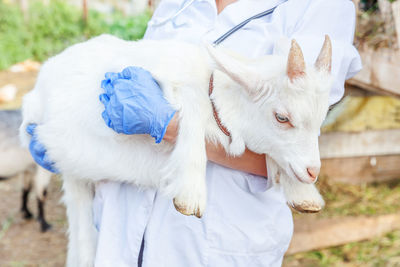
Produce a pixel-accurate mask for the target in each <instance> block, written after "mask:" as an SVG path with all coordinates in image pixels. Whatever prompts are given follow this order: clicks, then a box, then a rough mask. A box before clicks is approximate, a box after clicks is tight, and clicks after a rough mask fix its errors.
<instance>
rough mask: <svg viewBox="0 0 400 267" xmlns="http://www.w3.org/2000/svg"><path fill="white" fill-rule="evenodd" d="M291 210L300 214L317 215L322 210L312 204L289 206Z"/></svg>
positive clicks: (306, 202)
mask: <svg viewBox="0 0 400 267" xmlns="http://www.w3.org/2000/svg"><path fill="white" fill-rule="evenodd" d="M291 206H292V208H293V209H295V210H296V211H298V212H301V213H317V212H320V211H321V210H322V206H321V205H319V204H317V203H313V202H308V201H305V202H302V203H300V204H295V203H292V204H291Z"/></svg>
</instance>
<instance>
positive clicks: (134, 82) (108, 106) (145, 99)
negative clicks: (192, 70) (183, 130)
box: [100, 67, 176, 143]
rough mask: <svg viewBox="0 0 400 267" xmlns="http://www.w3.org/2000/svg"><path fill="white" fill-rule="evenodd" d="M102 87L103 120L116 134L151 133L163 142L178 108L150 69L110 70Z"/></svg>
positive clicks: (157, 140) (158, 140)
mask: <svg viewBox="0 0 400 267" xmlns="http://www.w3.org/2000/svg"><path fill="white" fill-rule="evenodd" d="M105 78H106V79H105V80H103V81H102V83H101V87H102V88H103V89H104V90H105V93H104V94H101V95H100V101H101V102H102V103H103V105H104V107H105V110H104V112H103V113H102V116H103V119H104V121H105V123H106V124H107V125H108V127H110V128H112V129H113V130H114V131H116V132H117V133H124V134H150V135H151V136H152V137H154V138H155V140H156V143H160V142H161V140H162V139H163V137H164V134H165V131H166V130H167V126H168V124H169V122H170V121H171V119H172V117H173V116H174V114H175V112H176V111H175V110H174V109H173V108H172V107H171V106H170V105H169V103H168V102H167V101H166V100H165V98H164V96H163V93H162V90H161V88H160V86H159V85H158V84H157V82H156V81H155V80H154V78H153V77H152V76H151V74H150V72H148V71H146V70H144V69H142V68H139V67H127V68H125V69H124V70H123V71H122V72H120V73H113V72H108V73H106V74H105Z"/></svg>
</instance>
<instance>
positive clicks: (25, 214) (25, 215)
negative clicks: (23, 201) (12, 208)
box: [22, 209, 33, 220]
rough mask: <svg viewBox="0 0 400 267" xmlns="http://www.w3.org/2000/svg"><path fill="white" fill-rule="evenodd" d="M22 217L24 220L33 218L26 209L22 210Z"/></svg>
mask: <svg viewBox="0 0 400 267" xmlns="http://www.w3.org/2000/svg"><path fill="white" fill-rule="evenodd" d="M22 216H23V217H24V219H25V220H30V219H32V218H33V215H32V213H31V212H30V211H29V210H27V209H23V210H22Z"/></svg>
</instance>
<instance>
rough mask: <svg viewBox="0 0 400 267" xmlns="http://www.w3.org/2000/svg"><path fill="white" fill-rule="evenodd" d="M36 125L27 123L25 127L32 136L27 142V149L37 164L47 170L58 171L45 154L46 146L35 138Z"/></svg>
mask: <svg viewBox="0 0 400 267" xmlns="http://www.w3.org/2000/svg"><path fill="white" fill-rule="evenodd" d="M36 126H37V125H36V124H29V125H28V126H27V127H26V132H27V133H28V134H30V135H31V136H32V138H31V141H30V143H29V151H30V152H31V155H32V157H33V159H34V160H35V161H36V163H37V164H39V165H40V166H42V167H43V168H45V169H46V170H48V171H51V172H54V173H59V171H58V170H57V169H56V167H55V166H54V162H53V161H51V160H50V159H49V157H48V156H47V154H46V152H47V150H46V148H45V147H44V145H43V144H41V143H40V142H39V141H38V140H37V135H36V133H35V129H36Z"/></svg>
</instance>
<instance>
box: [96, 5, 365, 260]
mask: <svg viewBox="0 0 400 267" xmlns="http://www.w3.org/2000/svg"><path fill="white" fill-rule="evenodd" d="M280 2H284V3H282V4H281V5H280V6H279V7H278V8H277V9H276V10H275V11H274V13H273V14H272V15H269V16H267V17H263V18H260V19H257V20H254V21H252V22H250V23H249V24H247V25H246V26H245V27H244V28H242V29H241V30H239V31H237V32H236V33H234V34H233V35H232V36H230V37H229V38H228V39H226V40H225V41H224V42H223V43H222V44H221V45H222V46H226V47H229V48H230V49H233V50H236V51H238V52H240V53H242V54H245V55H247V56H249V57H257V56H260V55H263V54H271V53H273V51H274V44H275V43H276V41H277V40H279V39H280V38H281V37H287V38H296V40H297V41H298V42H299V43H300V46H301V47H302V49H303V52H304V56H305V59H306V61H307V62H308V63H313V62H314V61H315V59H316V57H317V54H318V53H319V51H320V48H321V46H322V42H323V37H324V35H325V34H329V35H330V37H331V39H332V42H333V64H332V73H333V75H334V77H335V83H334V87H333V88H332V90H331V94H330V102H331V103H335V102H337V101H338V100H340V98H341V97H342V96H343V92H344V89H343V86H344V80H345V79H347V78H349V77H351V76H352V75H354V74H355V73H357V72H358V71H359V70H360V69H361V61H360V58H359V55H358V53H357V51H356V49H355V48H354V47H353V46H352V41H353V34H354V27H355V10H354V6H353V3H352V2H351V1H350V0H301V1H299V0H297V1H296V0H289V1H287V2H285V1H280V0H239V1H238V2H235V3H233V4H231V5H229V6H227V7H226V8H225V9H224V10H223V11H222V12H221V13H220V14H219V15H217V10H216V4H215V0H163V1H162V2H161V3H160V5H159V7H158V8H157V10H156V12H155V14H154V16H153V18H152V19H151V21H150V22H149V27H148V29H147V32H146V35H145V38H148V39H176V40H181V41H185V42H192V43H199V42H203V41H207V42H212V41H214V40H215V39H217V38H218V37H219V36H221V35H222V34H224V33H225V32H226V31H228V30H229V29H230V28H232V27H233V26H235V25H237V24H239V23H240V22H242V21H243V20H245V19H247V18H249V17H251V16H253V15H255V14H258V13H260V12H262V11H264V10H267V9H269V8H271V7H273V6H274V5H276V4H278V3H280ZM185 5H188V7H186V8H184V10H183V11H181V12H178V11H179V10H181V9H182V7H184V6H185ZM177 13H178V14H177ZM132 65H135V62H132ZM166 67H167V66H166ZM132 153H134V151H133V152H132ZM207 186H208V203H207V209H206V212H205V214H204V216H203V218H201V219H198V218H196V217H193V216H192V217H187V216H184V215H182V214H180V213H178V212H177V211H176V210H175V208H174V206H173V204H172V200H171V199H167V198H165V197H163V196H162V195H160V194H157V192H156V191H154V190H146V191H141V190H139V189H138V188H136V187H135V186H132V185H128V184H118V183H110V182H108V183H103V184H100V185H98V186H97V189H96V196H95V199H94V210H93V212H94V221H95V225H96V227H97V229H98V230H99V237H98V247H97V254H96V266H118V267H119V266H121V267H122V266H137V264H138V256H139V251H140V247H141V243H142V238H143V236H144V240H145V242H144V250H143V263H142V266H143V267H149V266H150V267H162V266H165V267H196V266H199V267H200V266H201V267H203V266H211V267H214V266H216V267H224V266H243V267H249V266H252V267H253V266H280V265H281V262H282V258H283V255H284V253H285V251H286V250H287V248H288V246H289V243H290V240H291V237H292V233H293V222H292V216H291V211H290V209H289V208H288V207H287V205H286V204H285V200H284V197H283V195H282V192H280V191H279V190H277V189H276V188H273V187H272V188H271V187H270V186H269V183H268V180H266V179H264V178H262V177H257V176H254V175H251V174H248V173H244V172H240V171H236V170H232V169H228V168H224V167H222V166H219V165H217V164H214V163H211V162H209V163H208V164H207Z"/></svg>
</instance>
